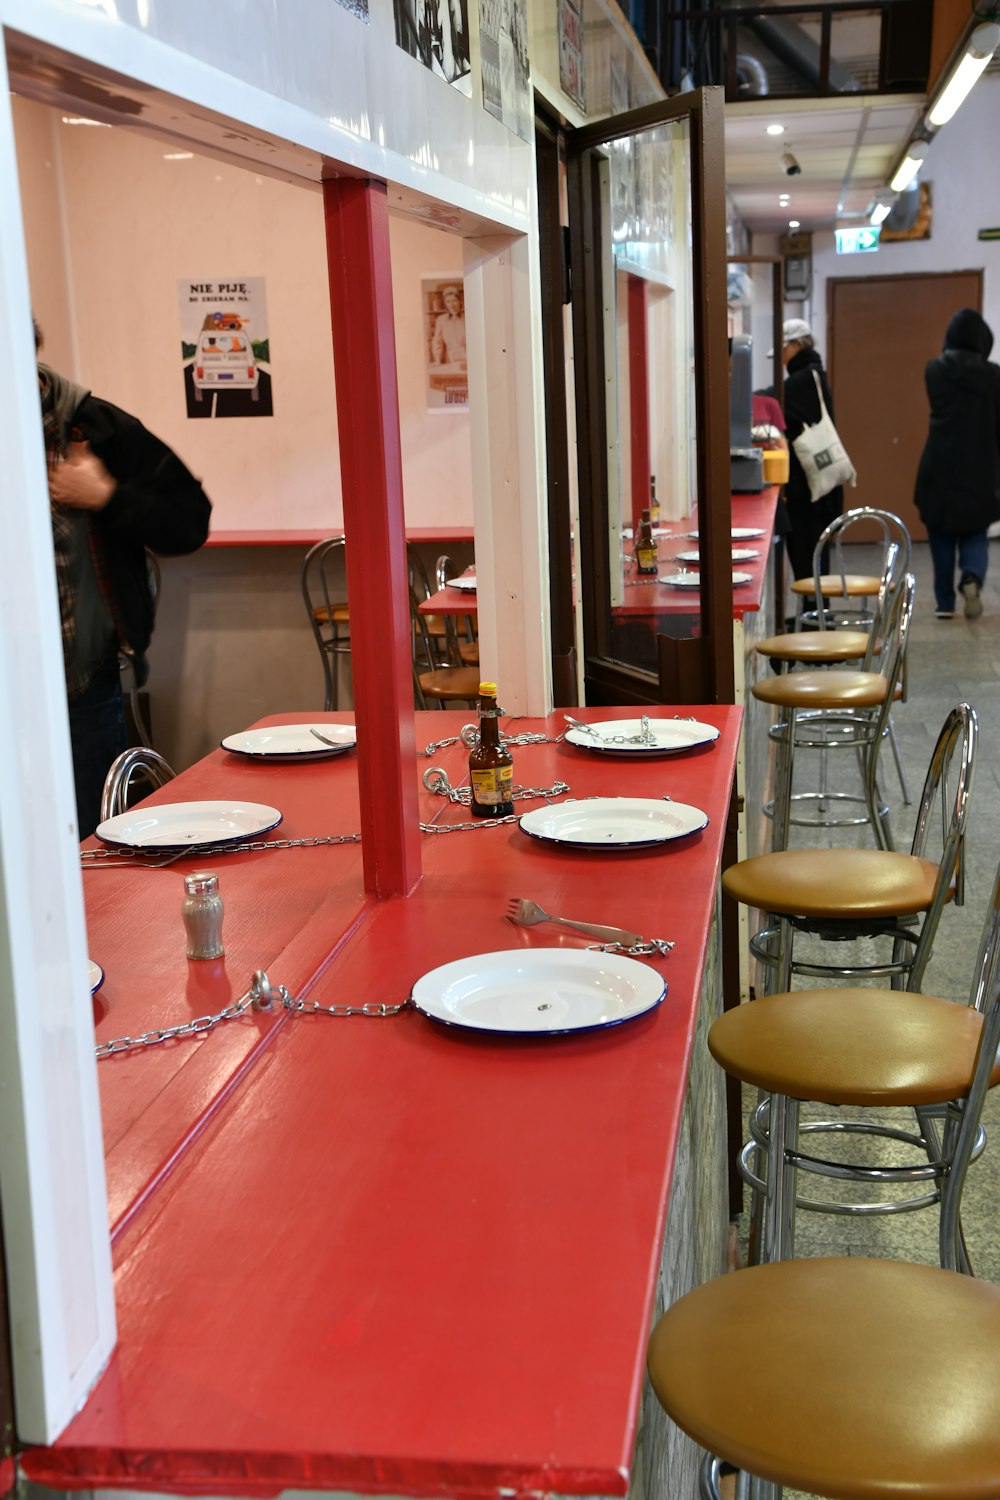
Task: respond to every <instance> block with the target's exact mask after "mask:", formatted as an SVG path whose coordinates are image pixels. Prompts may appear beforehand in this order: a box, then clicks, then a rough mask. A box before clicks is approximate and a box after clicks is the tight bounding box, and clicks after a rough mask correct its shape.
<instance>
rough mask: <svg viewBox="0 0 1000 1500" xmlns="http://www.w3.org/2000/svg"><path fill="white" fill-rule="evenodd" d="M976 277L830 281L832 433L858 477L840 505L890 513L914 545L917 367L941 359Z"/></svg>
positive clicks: (921, 402)
mask: <svg viewBox="0 0 1000 1500" xmlns="http://www.w3.org/2000/svg"><path fill="white" fill-rule="evenodd" d="M982 298H983V277H982V272H981V271H954V272H949V273H946V274H942V275H926V276H923V275H915V276H866V277H863V278H860V277H858V278H854V277H851V278H845V279H844V280H832V279H831V280H830V281H829V282H828V283H827V330H828V333H827V368H828V371H829V374H830V380H831V386H832V390H833V399H834V403H835V405H836V410H837V430H838V432H839V433H840V435H841V437H842V438H843V440H844V446H845V447H846V449H847V451H848V453H849V454H850V455H851V458H852V460H853V462H854V467H855V468H856V469H857V471H858V483H857V488H856V489H847V490H845V492H844V504H845V508H847V507H851V508H853V507H854V506H856V505H875V506H878V507H879V509H881V510H891V511H893V512H894V513H895V514H896V515H897V516H899V517H900V518H901V519H902V520H903V521H904V522H905V523H906V525H907V527H908V528H909V531H910V535H911V536H912V537H913V538H914V539H915V540H918V541H923V540H925V539H926V536H927V533H926V531H925V530H924V527H923V525H922V523H921V521H920V517H919V516H918V515H917V513H916V510H915V509H914V505H913V485H914V480H915V479H916V475H917V464H918V463H919V461H920V454H921V451H922V449H923V446H924V440H925V438H926V437H927V417H928V406H927V392H926V390H925V388H924V366H925V365H926V363H927V361H928V360H929V359H933V358H934V356H935V355H936V354H940V352H941V347H942V345H943V343H944V331H945V329H946V328H947V326H948V322H949V320H950V318H951V316H952V314H953V313H956V312H957V311H958V309H959V308H960V307H974V308H976V309H977V311H978V310H981V308H982Z"/></svg>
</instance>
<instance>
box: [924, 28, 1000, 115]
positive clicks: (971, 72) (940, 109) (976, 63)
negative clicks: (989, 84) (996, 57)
mask: <svg viewBox="0 0 1000 1500" xmlns="http://www.w3.org/2000/svg"><path fill="white" fill-rule="evenodd" d="M998 46H1000V26H998V25H997V23H996V22H995V21H990V22H988V23H987V24H986V25H985V26H977V27H976V29H975V31H974V32H973V33H972V35H971V37H970V38H969V44H968V46H967V47H966V49H965V55H964V57H963V58H962V60H961V62H960V63H959V65H958V67H957V68H956V69H955V71H954V73H953V74H952V75H951V78H950V79H949V80H948V82H947V84H946V85H945V87H944V89H943V91H942V93H941V94H940V95H939V97H938V99H937V101H936V102H935V103H934V104H933V105H932V106H931V108H930V109H929V110H928V112H927V122H928V124H929V125H935V126H936V125H944V124H946V123H947V121H948V120H950V119H951V117H952V115H953V114H954V113H955V111H956V110H957V109H958V106H959V105H960V104H961V103H962V102H963V100H964V99H965V98H966V97H967V96H968V94H969V93H970V92H971V90H972V86H973V84H974V83H975V82H976V80H977V79H978V78H979V77H980V75H981V74H982V73H984V72H985V71H986V69H987V67H988V66H989V63H990V60H991V58H992V57H993V54H994V52H995V51H996V50H997V47H998Z"/></svg>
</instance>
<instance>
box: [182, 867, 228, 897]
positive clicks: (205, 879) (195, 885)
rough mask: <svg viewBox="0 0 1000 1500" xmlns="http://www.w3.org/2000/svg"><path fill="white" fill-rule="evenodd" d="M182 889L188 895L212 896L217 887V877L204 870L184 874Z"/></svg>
mask: <svg viewBox="0 0 1000 1500" xmlns="http://www.w3.org/2000/svg"><path fill="white" fill-rule="evenodd" d="M184 889H185V890H186V891H187V893H188V895H189V896H214V895H216V893H217V892H218V889H219V877H218V875H209V874H208V873H207V872H205V871H202V872H200V873H198V874H195V875H185V876H184Z"/></svg>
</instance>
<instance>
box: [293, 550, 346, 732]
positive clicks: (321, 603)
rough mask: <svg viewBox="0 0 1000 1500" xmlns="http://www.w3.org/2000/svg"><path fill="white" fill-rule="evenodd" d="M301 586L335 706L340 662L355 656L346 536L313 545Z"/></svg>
mask: <svg viewBox="0 0 1000 1500" xmlns="http://www.w3.org/2000/svg"><path fill="white" fill-rule="evenodd" d="M299 586H300V588H301V590H302V598H303V601H304V602H305V606H306V614H307V615H308V616H309V624H310V626H311V627H312V633H313V636H314V638H315V641H316V646H317V648H318V650H319V654H320V660H321V661H322V663H323V682H324V685H325V694H324V698H323V707H324V708H325V709H335V708H336V707H337V705H338V703H339V700H340V664H341V662H342V661H344V662H350V659H351V616H350V611H349V609H348V607H347V573H346V568H345V544H344V538H343V537H342V536H328V537H325V538H324V539H323V541H321V542H317V543H316V545H315V546H314V547H310V549H309V551H308V552H307V553H306V555H305V557H304V559H303V562H302V567H301V568H300V570H299Z"/></svg>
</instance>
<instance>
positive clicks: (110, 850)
mask: <svg viewBox="0 0 1000 1500" xmlns="http://www.w3.org/2000/svg"><path fill="white" fill-rule="evenodd" d="M360 842H361V835H360V833H331V834H327V835H325V836H324V837H322V838H306V839H250V840H248V841H247V842H245V843H242V844H192V845H191V847H190V849H188V848H184V849H183V850H181V851H180V853H181V854H182V855H184V856H187V855H189V854H190V855H195V854H196V855H198V857H199V859H200V858H204V857H207V856H209V855H210V856H211V857H212V858H213V859H214V858H215V856H216V855H217V854H246V853H249V852H252V853H256V852H257V851H258V850H259V849H306V848H312V847H314V846H315V845H318V844H360ZM178 857H179V854H178V850H177V849H176V848H170V849H157V848H155V847H154V848H143V849H132V848H119V847H117V846H110V845H109V846H108V847H107V848H104V849H81V850H80V859H81V860H82V861H83V862H84V863H85V864H99V863H100V861H101V860H104V859H113V860H115V861H116V862H117V861H121V860H126V859H134V860H135V862H136V864H140V865H141V864H145V863H147V862H149V861H152V862H154V863H155V861H156V860H157V859H158V858H159V859H164V860H174V859H177V858H178Z"/></svg>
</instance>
